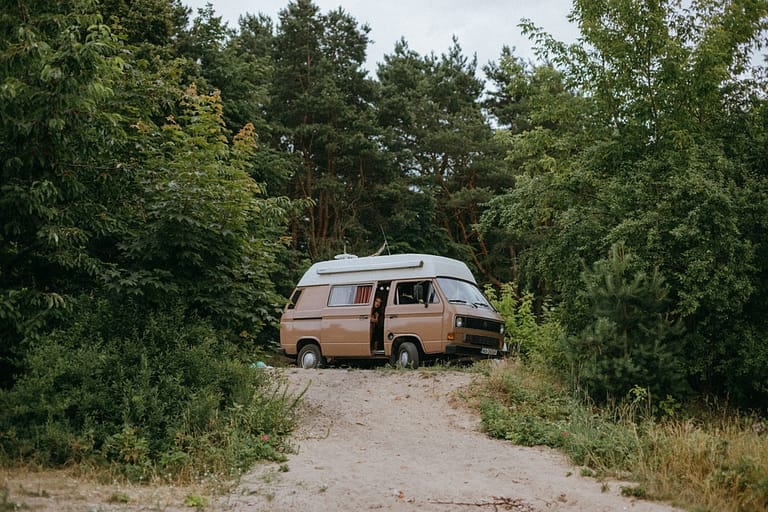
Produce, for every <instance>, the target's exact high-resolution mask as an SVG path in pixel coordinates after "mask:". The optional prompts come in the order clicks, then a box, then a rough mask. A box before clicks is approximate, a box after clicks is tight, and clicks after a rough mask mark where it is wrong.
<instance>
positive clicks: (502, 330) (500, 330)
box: [499, 324, 505, 334]
mask: <svg viewBox="0 0 768 512" xmlns="http://www.w3.org/2000/svg"><path fill="white" fill-rule="evenodd" d="M504 330H505V329H504V324H501V327H499V333H500V334H504Z"/></svg>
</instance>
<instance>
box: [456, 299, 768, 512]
mask: <svg viewBox="0 0 768 512" xmlns="http://www.w3.org/2000/svg"><path fill="white" fill-rule="evenodd" d="M507 290H508V291H509V290H510V288H508V289H507ZM495 303H496V305H497V307H498V308H499V309H501V310H502V312H503V313H504V315H505V318H506V319H507V325H508V328H511V338H512V339H517V340H518V341H519V343H520V345H519V348H520V350H519V351H518V353H517V356H516V357H511V358H510V359H508V360H506V361H503V362H501V363H500V364H482V365H478V366H477V368H478V369H480V370H481V371H483V374H484V377H483V378H481V379H477V380H476V381H475V384H474V386H473V388H472V390H471V392H470V393H469V395H468V397H467V398H468V399H470V400H471V401H472V402H473V404H474V405H475V406H476V407H477V408H478V410H479V412H480V415H481V417H482V422H483V426H484V428H485V430H486V431H487V433H488V434H489V435H490V436H493V437H496V438H500V439H506V440H508V441H510V442H512V443H515V444H519V445H523V446H549V447H552V448H555V449H557V450H559V451H561V452H563V453H564V454H565V455H567V457H568V458H569V459H570V460H571V461H572V462H573V463H574V464H576V465H577V466H580V467H581V468H582V469H581V471H582V473H583V474H584V475H586V476H593V477H595V478H597V479H598V480H600V479H603V478H607V477H611V478H618V479H620V480H624V481H626V482H627V483H625V484H623V486H622V487H621V491H622V493H623V494H625V495H627V496H633V497H639V498H645V499H652V500H663V501H667V502H670V503H672V504H674V505H676V506H679V507H681V508H684V509H686V510H693V511H698V512H760V511H764V510H766V509H767V508H768V435H767V433H766V424H767V423H768V421H766V418H765V417H762V416H760V415H759V414H757V413H756V412H749V411H744V410H739V409H736V408H732V407H730V406H729V404H728V403H723V402H721V401H719V400H717V399H716V398H713V399H711V400H700V401H694V402H689V403H686V404H682V403H680V402H678V401H676V400H674V399H672V398H671V397H669V396H666V397H664V396H655V395H653V394H652V393H651V392H650V391H649V389H648V388H647V387H641V386H634V387H632V388H630V389H629V391H628V392H627V393H625V394H622V395H617V394H616V395H611V396H610V398H609V399H608V400H605V401H604V402H603V403H600V404H598V403H596V402H595V401H594V400H593V399H592V398H590V396H589V394H588V393H587V392H586V390H585V389H583V388H581V387H579V386H578V385H576V386H574V385H572V384H571V383H572V382H573V379H574V377H575V376H576V375H575V374H576V373H578V372H577V371H576V370H575V369H574V368H572V367H566V366H563V364H562V363H563V362H564V361H566V360H568V359H569V357H568V353H567V346H566V344H565V343H564V339H565V332H564V331H563V330H562V328H561V327H559V325H558V323H557V321H556V320H555V319H554V317H555V316H556V315H555V314H552V315H550V316H549V318H548V320H546V321H544V322H543V323H539V324H537V323H536V322H535V319H534V315H533V310H532V308H531V302H530V301H528V300H527V299H526V298H525V297H524V298H522V299H517V298H515V297H514V296H512V295H510V294H505V295H503V298H496V300H495ZM558 347H560V348H558Z"/></svg>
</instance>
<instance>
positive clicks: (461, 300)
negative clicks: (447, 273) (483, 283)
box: [437, 277, 494, 309]
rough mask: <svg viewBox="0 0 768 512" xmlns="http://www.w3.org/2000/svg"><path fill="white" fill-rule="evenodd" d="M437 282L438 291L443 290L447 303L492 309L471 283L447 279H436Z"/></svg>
mask: <svg viewBox="0 0 768 512" xmlns="http://www.w3.org/2000/svg"><path fill="white" fill-rule="evenodd" d="M437 282H438V283H439V284H440V289H442V290H443V293H444V294H445V298H446V299H447V300H448V302H452V303H454V304H456V303H458V304H469V305H470V306H475V307H482V308H490V309H494V308H493V306H491V304H490V303H489V302H488V299H486V298H485V295H483V293H482V292H481V291H480V289H479V288H478V287H477V286H476V285H474V284H472V283H468V282H466V281H460V280H458V279H451V278H449V277H438V278H437Z"/></svg>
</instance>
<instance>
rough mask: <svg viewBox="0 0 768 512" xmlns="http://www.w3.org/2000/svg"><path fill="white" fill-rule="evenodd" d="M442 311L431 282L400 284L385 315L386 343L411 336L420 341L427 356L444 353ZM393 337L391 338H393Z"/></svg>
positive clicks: (397, 283) (396, 286)
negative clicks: (399, 337)
mask: <svg viewBox="0 0 768 512" xmlns="http://www.w3.org/2000/svg"><path fill="white" fill-rule="evenodd" d="M443 309H444V305H443V303H442V302H441V301H440V297H439V296H438V294H437V291H436V289H435V285H434V283H433V282H432V280H423V279H422V280H419V281H410V280H409V281H398V282H396V283H394V293H392V294H390V300H389V304H388V306H387V310H386V313H385V315H384V317H385V320H384V336H385V338H386V339H387V341H390V340H391V339H394V338H396V337H398V336H404V335H411V336H414V337H416V338H418V339H420V340H421V343H422V348H423V349H424V352H425V353H427V354H435V353H440V352H442V350H443ZM390 336H391V337H390Z"/></svg>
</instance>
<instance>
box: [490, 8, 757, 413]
mask: <svg viewBox="0 0 768 512" xmlns="http://www.w3.org/2000/svg"><path fill="white" fill-rule="evenodd" d="M767 14H768V6H766V5H765V3H764V2H749V1H744V2H727V3H723V2H718V1H707V2H701V3H697V4H696V5H695V6H694V8H693V9H690V10H686V9H683V8H682V6H681V5H680V3H679V2H662V3H658V2H630V1H606V2H597V3H595V2H582V1H577V2H575V3H574V9H573V11H572V13H571V16H572V18H573V19H574V21H575V22H576V23H577V24H578V25H579V27H580V28H581V32H582V38H581V40H580V41H579V43H578V44H575V45H572V46H566V45H563V44H560V43H558V42H556V41H554V40H552V39H551V38H550V37H548V36H547V35H546V34H544V33H543V32H541V31H540V30H538V29H536V28H535V27H533V26H531V25H530V24H528V25H525V30H526V31H527V32H528V33H529V34H530V35H531V36H532V37H533V38H534V40H536V41H538V43H539V44H540V45H541V46H540V48H541V52H542V53H541V54H542V55H543V56H546V57H548V58H550V59H551V62H553V63H554V64H556V65H557V66H559V67H560V69H562V72H563V77H564V83H565V84H566V85H567V87H568V88H569V89H570V90H572V91H573V92H574V94H577V95H578V96H579V97H580V98H583V99H582V100H581V101H579V103H580V104H581V106H580V107H579V110H578V111H580V112H581V114H580V117H579V118H580V120H581V122H580V123H578V124H574V125H571V129H569V130H567V131H566V132H560V133H559V134H556V137H554V138H552V139H551V143H550V144H549V145H550V146H551V147H554V148H572V149H574V150H575V151H569V152H567V153H565V154H563V155H564V156H563V158H562V159H561V160H557V159H555V160H549V161H547V160H542V159H538V160H531V162H532V163H534V167H533V169H534V171H535V172H534V173H532V174H531V175H530V178H526V179H524V180H523V179H518V181H517V182H516V184H515V190H514V191H513V192H512V193H511V194H509V195H508V196H506V197H503V198H500V199H499V200H497V202H496V204H495V207H494V208H492V210H491V211H492V214H493V215H494V216H495V218H497V219H500V221H501V222H503V226H505V227H506V229H508V230H509V231H510V232H516V233H518V234H519V235H520V236H523V237H528V238H529V240H531V242H530V243H529V245H528V247H527V248H526V250H525V252H526V255H525V256H524V258H525V259H526V260H528V261H535V262H536V265H535V267H534V268H533V269H531V268H530V267H529V268H528V269H526V273H527V275H528V276H532V275H535V274H531V271H534V272H543V273H546V274H545V275H547V276H548V277H549V281H550V282H551V284H552V288H553V290H554V292H555V293H556V294H557V297H558V298H559V299H560V300H561V301H562V302H561V308H560V311H561V314H562V319H563V320H564V322H565V323H566V325H567V326H568V328H569V330H570V331H571V332H572V333H577V332H581V331H582V330H583V329H584V328H586V327H587V326H588V325H592V323H593V320H594V317H593V313H592V312H590V310H589V308H588V307H587V304H585V303H584V302H583V299H582V298H580V297H579V294H578V293H576V292H577V290H578V289H579V288H580V286H582V285H581V282H580V280H579V279H578V275H579V273H578V272H576V271H575V269H576V268H578V266H579V265H580V264H581V263H580V262H581V261H583V262H585V263H586V264H587V265H591V264H592V263H593V262H595V261H597V260H599V259H601V254H604V251H606V250H607V249H608V247H609V246H611V245H613V244H615V243H624V244H625V246H626V247H627V249H628V250H630V251H631V252H632V253H633V254H635V255H636V256H637V258H638V267H639V268H640V269H642V270H643V271H645V272H650V271H651V269H653V268H658V270H659V272H660V273H661V275H662V276H663V277H664V278H665V279H666V282H667V283H668V284H669V286H670V297H671V300H672V303H673V308H672V313H673V315H675V316H676V317H677V318H680V319H681V320H683V322H684V323H685V326H686V331H685V332H686V334H685V336H684V337H683V338H682V339H681V341H680V342H681V343H682V344H684V346H685V351H686V353H687V354H688V355H689V357H688V359H687V360H686V366H685V368H684V369H683V371H684V372H685V373H686V375H687V377H688V378H689V379H690V380H691V381H692V382H693V383H694V384H695V385H696V387H697V388H698V389H699V390H700V391H704V390H717V391H720V392H729V393H731V396H735V395H739V396H740V397H744V398H745V399H744V403H748V402H749V401H750V400H751V401H752V402H753V403H754V401H755V399H757V397H760V398H759V399H757V400H758V402H759V403H761V404H765V403H768V394H766V393H765V390H767V389H768V386H766V385H765V383H766V382H767V377H768V375H766V373H765V371H764V369H763V370H761V369H760V368H759V367H758V365H752V364H748V365H747V367H746V368H745V366H744V365H743V359H742V358H743V355H744V354H745V352H746V351H747V350H749V351H751V353H753V359H752V360H757V361H764V360H765V356H764V352H765V350H766V348H762V349H759V350H758V351H757V352H758V353H754V351H755V349H756V348H757V347H758V346H759V343H757V342H756V335H755V333H756V332H760V331H761V330H762V329H763V327H764V325H763V324H764V322H763V320H762V319H761V318H757V317H752V318H749V317H747V316H745V313H746V311H748V310H754V305H753V303H759V304H763V303H764V298H763V293H762V292H761V291H760V292H758V290H760V288H759V286H760V283H761V282H762V277H761V276H762V271H759V270H757V269H758V268H759V264H758V262H757V260H756V252H755V248H756V247H759V246H762V244H763V243H764V241H763V236H762V235H759V234H757V232H756V230H755V229H754V222H753V218H754V217H753V215H754V213H755V210H754V208H755V205H758V204H762V201H761V200H760V199H758V197H759V193H760V191H762V190H764V184H763V183H762V181H763V178H762V177H759V178H758V176H760V175H761V173H760V171H759V170H758V168H757V167H755V162H756V161H759V157H758V158H757V159H756V158H755V156H756V155H755V154H754V151H753V150H751V149H748V148H749V147H751V146H752V145H753V144H754V143H755V142H757V143H758V144H759V142H758V141H760V140H762V138H763V135H760V133H762V132H764V129H765V126H764V125H763V126H762V127H758V125H755V124H751V122H750V121H749V120H750V119H751V120H754V119H756V118H757V117H756V116H755V112H756V110H755V109H759V108H760V105H761V104H762V100H760V99H759V97H760V91H761V90H762V89H761V88H762V87H764V85H765V84H762V85H761V84H759V82H757V81H756V78H755V77H759V76H760V75H759V73H754V74H753V73H749V72H747V71H748V70H749V66H750V54H751V50H752V49H754V48H755V46H756V45H759V44H760V39H759V37H760V33H761V30H764V28H765V26H766V19H767V18H766V16H767ZM561 104H562V103H561ZM541 110H544V109H541V108H538V107H537V108H535V109H534V111H535V112H538V111H541ZM758 117H759V116H758ZM734 132H735V133H737V134H738V135H737V136H734V135H732V134H733V133H734ZM526 134H530V135H526ZM547 134H549V135H551V134H552V132H551V131H548V130H546V129H545V130H541V129H537V128H534V129H532V130H528V131H527V132H524V134H523V136H522V137H514V138H513V139H511V141H512V143H513V145H511V146H510V149H511V152H510V154H511V155H515V154H519V153H520V149H521V148H525V146H520V145H519V144H518V143H519V142H521V141H527V142H530V141H532V140H536V138H537V137H538V136H539V135H547ZM751 137H754V138H752V139H751V140H752V141H753V142H752V143H747V142H746V139H750V138H751ZM578 139H580V140H581V141H582V143H581V144H578V145H573V144H571V142H572V141H573V140H578ZM539 147H540V148H541V147H542V146H539ZM737 148H739V149H737ZM548 162H549V164H550V168H553V169H556V170H557V173H556V174H550V173H547V172H543V171H544V169H546V166H547V163H548ZM545 177H546V178H545ZM522 199H525V200H527V202H522V203H521V200H522ZM530 212H540V217H541V216H543V215H546V217H545V218H548V219H551V220H550V221H549V222H548V224H547V226H548V227H547V229H546V230H542V229H540V224H538V223H534V222H531V215H530ZM490 219H491V217H489V220H490ZM534 235H537V236H538V238H534ZM534 241H535V243H534ZM528 279H531V277H528ZM747 347H749V349H747ZM736 354H739V355H738V356H737V355H736ZM734 375H738V376H739V378H738V380H739V382H740V384H739V385H736V382H735V381H736V379H734V378H733V376H734ZM721 383H726V384H725V386H722V384H721ZM746 397H750V398H749V399H746Z"/></svg>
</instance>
